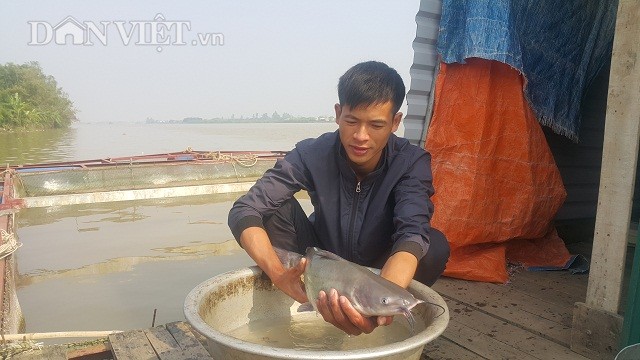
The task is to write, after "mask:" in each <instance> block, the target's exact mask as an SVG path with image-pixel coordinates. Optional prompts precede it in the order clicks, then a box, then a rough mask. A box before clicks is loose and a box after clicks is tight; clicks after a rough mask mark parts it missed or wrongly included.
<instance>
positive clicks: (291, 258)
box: [273, 246, 302, 269]
mask: <svg viewBox="0 0 640 360" xmlns="http://www.w3.org/2000/svg"><path fill="white" fill-rule="evenodd" d="M273 250H274V251H275V252H276V255H278V259H280V262H281V263H282V265H284V267H285V268H286V269H291V268H293V267H295V266H296V265H298V263H300V260H302V255H300V254H298V253H295V252H293V251H289V250H285V249H280V248H279V247H275V246H274V247H273Z"/></svg>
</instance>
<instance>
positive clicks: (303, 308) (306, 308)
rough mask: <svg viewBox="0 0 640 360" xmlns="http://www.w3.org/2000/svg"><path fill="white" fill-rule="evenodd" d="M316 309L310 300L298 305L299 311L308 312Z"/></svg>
mask: <svg viewBox="0 0 640 360" xmlns="http://www.w3.org/2000/svg"><path fill="white" fill-rule="evenodd" d="M314 310H315V309H314V308H313V304H311V303H310V302H306V303H304V304H300V306H298V310H297V311H298V312H307V311H314Z"/></svg>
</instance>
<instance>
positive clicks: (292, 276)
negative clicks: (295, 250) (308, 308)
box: [271, 258, 309, 304]
mask: <svg viewBox="0 0 640 360" xmlns="http://www.w3.org/2000/svg"><path fill="white" fill-rule="evenodd" d="M306 263H307V259H305V258H302V260H300V262H299V263H298V265H296V266H294V267H292V268H290V269H285V270H284V272H282V273H280V274H279V275H275V276H273V277H272V278H271V281H273V284H274V285H275V286H276V287H277V288H278V289H280V290H282V292H284V293H285V294H287V295H289V296H290V297H292V298H293V299H294V300H295V301H297V302H299V303H301V304H304V303H306V302H308V301H309V299H307V294H306V293H305V291H304V283H303V282H302V279H301V278H300V276H301V275H302V274H303V273H304V267H305V265H306Z"/></svg>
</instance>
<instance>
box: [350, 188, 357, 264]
mask: <svg viewBox="0 0 640 360" xmlns="http://www.w3.org/2000/svg"><path fill="white" fill-rule="evenodd" d="M359 201H360V181H358V184H356V194H355V196H354V197H353V205H351V218H350V219H349V237H348V245H349V253H348V255H349V260H353V250H354V247H355V246H354V243H355V239H354V238H353V231H354V227H355V220H356V214H357V211H358V202H359Z"/></svg>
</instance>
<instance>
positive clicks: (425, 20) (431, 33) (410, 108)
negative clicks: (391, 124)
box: [404, 0, 442, 147]
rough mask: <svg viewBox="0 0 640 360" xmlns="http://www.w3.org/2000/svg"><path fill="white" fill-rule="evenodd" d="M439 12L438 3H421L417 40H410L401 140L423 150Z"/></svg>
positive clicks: (437, 0)
mask: <svg viewBox="0 0 640 360" xmlns="http://www.w3.org/2000/svg"><path fill="white" fill-rule="evenodd" d="M441 13H442V1H441V0H422V1H420V11H418V14H417V15H416V24H417V29H416V38H415V39H414V40H413V65H411V70H410V74H411V86H410V89H409V92H408V93H407V114H406V116H405V118H404V137H405V138H407V139H409V141H411V143H412V144H416V145H419V146H421V147H424V139H425V135H426V129H427V128H428V126H429V120H430V119H431V113H429V114H427V109H430V108H431V107H430V106H428V105H429V104H430V103H432V102H433V98H432V94H433V78H434V72H435V70H436V66H437V64H438V53H437V51H436V42H437V41H438V31H439V27H440V14H441Z"/></svg>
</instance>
